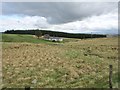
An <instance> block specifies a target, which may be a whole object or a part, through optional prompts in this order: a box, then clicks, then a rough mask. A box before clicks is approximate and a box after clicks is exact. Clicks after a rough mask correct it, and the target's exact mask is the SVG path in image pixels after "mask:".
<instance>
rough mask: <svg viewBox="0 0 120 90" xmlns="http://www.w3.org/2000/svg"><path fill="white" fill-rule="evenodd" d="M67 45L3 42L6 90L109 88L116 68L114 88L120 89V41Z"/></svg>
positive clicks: (89, 40)
mask: <svg viewBox="0 0 120 90" xmlns="http://www.w3.org/2000/svg"><path fill="white" fill-rule="evenodd" d="M66 41H67V42H65V43H57V44H51V43H39V44H34V43H18V42H16V43H13V42H9V43H7V42H3V48H2V50H3V52H2V61H3V62H2V63H3V86H4V87H25V86H30V87H65V88H66V87H80V88H83V87H87V88H91V87H95V88H98V87H99V88H100V87H101V88H109V84H108V76H109V64H112V65H113V87H118V76H117V75H118V42H117V38H99V39H87V40H76V39H75V40H74V39H66ZM33 81H36V83H33Z"/></svg>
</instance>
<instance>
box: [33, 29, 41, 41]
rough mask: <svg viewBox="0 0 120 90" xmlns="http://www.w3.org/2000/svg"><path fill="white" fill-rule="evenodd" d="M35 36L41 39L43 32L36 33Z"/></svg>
mask: <svg viewBox="0 0 120 90" xmlns="http://www.w3.org/2000/svg"><path fill="white" fill-rule="evenodd" d="M35 36H36V37H37V38H38V39H39V38H40V37H41V36H42V32H41V31H40V30H37V31H35Z"/></svg>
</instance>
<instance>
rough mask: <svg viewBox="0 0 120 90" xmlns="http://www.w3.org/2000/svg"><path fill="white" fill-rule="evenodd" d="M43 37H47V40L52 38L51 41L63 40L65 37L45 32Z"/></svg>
mask: <svg viewBox="0 0 120 90" xmlns="http://www.w3.org/2000/svg"><path fill="white" fill-rule="evenodd" d="M43 38H44V39H45V40H50V41H55V42H56V41H63V38H60V37H51V36H50V35H49V34H45V35H44V36H43Z"/></svg>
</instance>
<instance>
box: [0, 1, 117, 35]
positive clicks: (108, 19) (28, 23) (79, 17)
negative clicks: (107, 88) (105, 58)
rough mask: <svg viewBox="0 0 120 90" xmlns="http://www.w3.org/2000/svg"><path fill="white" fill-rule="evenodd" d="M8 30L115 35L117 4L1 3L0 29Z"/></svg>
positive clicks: (1, 30)
mask: <svg viewBox="0 0 120 90" xmlns="http://www.w3.org/2000/svg"><path fill="white" fill-rule="evenodd" d="M11 29H14V30H17V29H19V30H21V29H22V30H26V29H42V30H44V29H45V30H53V31H61V32H68V33H95V34H117V33H118V3H117V2H3V3H2V15H0V32H3V31H6V30H11Z"/></svg>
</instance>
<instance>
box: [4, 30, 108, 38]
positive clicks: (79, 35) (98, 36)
mask: <svg viewBox="0 0 120 90" xmlns="http://www.w3.org/2000/svg"><path fill="white" fill-rule="evenodd" d="M37 31H40V32H41V33H42V35H44V34H49V35H50V36H55V37H66V38H79V39H86V38H101V37H106V35H102V34H92V35H91V34H82V33H77V34H75V33H74V34H73V33H65V32H56V31H48V30H39V29H36V30H7V31H5V32H4V33H5V34H30V35H35V32H37Z"/></svg>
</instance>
